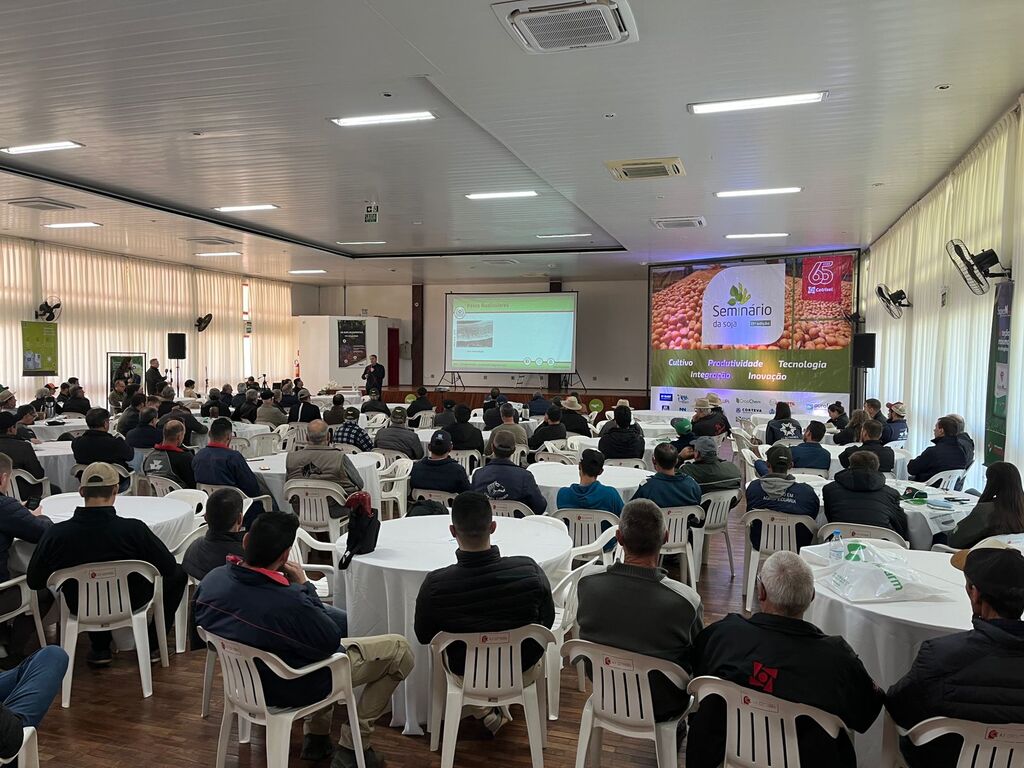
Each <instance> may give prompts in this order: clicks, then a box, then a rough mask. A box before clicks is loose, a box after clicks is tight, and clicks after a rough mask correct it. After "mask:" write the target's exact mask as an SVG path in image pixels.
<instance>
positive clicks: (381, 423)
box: [366, 412, 391, 432]
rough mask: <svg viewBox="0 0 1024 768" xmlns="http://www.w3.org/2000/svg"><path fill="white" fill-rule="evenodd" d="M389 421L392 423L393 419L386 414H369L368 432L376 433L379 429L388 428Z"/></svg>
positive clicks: (367, 416)
mask: <svg viewBox="0 0 1024 768" xmlns="http://www.w3.org/2000/svg"><path fill="white" fill-rule="evenodd" d="M389 421H391V417H390V416H388V415H387V414H386V413H380V412H376V413H368V414H367V415H366V430H367V432H369V431H370V430H373V431H375V432H376V431H377V430H378V429H383V428H384V427H386V426H387V425H388V422H389Z"/></svg>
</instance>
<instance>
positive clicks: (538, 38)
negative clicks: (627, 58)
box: [491, 0, 638, 53]
mask: <svg viewBox="0 0 1024 768" xmlns="http://www.w3.org/2000/svg"><path fill="white" fill-rule="evenodd" d="M491 9H492V10H493V11H494V14H495V15H496V16H497V17H498V19H499V20H500V21H501V23H502V25H503V26H504V27H505V31H506V32H508V33H509V35H511V36H512V39H513V40H515V41H516V42H517V43H519V45H521V46H522V47H523V49H524V50H526V51H527V52H528V53H555V52H557V51H569V50H573V49H576V48H596V47H600V46H607V45H620V44H622V43H635V42H636V41H637V39H638V35H637V30H636V20H635V19H634V18H633V13H632V11H631V10H630V9H629V6H628V5H627V4H626V2H625V0H618V1H617V2H615V1H613V0H568V2H555V3H550V2H549V3H545V2H542V1H541V2H538V0H525V1H520V0H516V2H510V3H496V4H494V5H492V6H491Z"/></svg>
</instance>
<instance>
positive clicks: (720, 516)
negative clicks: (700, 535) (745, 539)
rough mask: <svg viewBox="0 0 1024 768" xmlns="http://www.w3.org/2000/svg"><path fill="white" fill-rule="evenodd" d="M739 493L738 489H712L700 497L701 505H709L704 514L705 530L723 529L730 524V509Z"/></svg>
mask: <svg viewBox="0 0 1024 768" xmlns="http://www.w3.org/2000/svg"><path fill="white" fill-rule="evenodd" d="M739 495H740V492H739V491H738V490H734V491H711V492H710V493H705V494H704V495H703V496H701V497H700V503H701V506H704V505H705V504H706V505H707V513H706V514H705V516H704V531H705V532H710V531H716V530H721V529H723V528H725V527H727V526H728V525H729V510H730V509H732V503H733V501H734V500H735V499H737V498H738V497H739Z"/></svg>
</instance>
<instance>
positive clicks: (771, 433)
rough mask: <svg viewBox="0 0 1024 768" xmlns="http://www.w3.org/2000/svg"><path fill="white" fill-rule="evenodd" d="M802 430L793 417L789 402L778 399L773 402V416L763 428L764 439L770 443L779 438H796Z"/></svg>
mask: <svg viewBox="0 0 1024 768" xmlns="http://www.w3.org/2000/svg"><path fill="white" fill-rule="evenodd" d="M803 432H804V430H803V427H801V426H800V422H799V421H796V420H795V419H794V418H793V412H792V411H791V410H790V409H789V403H786V402H783V401H782V400H780V401H779V402H777V403H776V404H775V418H774V419H772V420H771V421H769V422H768V426H766V427H765V428H764V436H765V437H764V441H765V443H767V444H768V445H772V444H774V443H775V442H777V441H779V440H798V439H799V438H800V436H801V435H802V434H803Z"/></svg>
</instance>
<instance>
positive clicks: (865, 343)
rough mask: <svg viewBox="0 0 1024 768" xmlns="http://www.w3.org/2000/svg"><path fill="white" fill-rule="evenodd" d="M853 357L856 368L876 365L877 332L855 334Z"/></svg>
mask: <svg viewBox="0 0 1024 768" xmlns="http://www.w3.org/2000/svg"><path fill="white" fill-rule="evenodd" d="M851 351H852V353H853V354H852V357H853V361H852V362H853V367H854V368H874V367H875V334H873V333H855V334H854V335H853V345H852V350H851Z"/></svg>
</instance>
